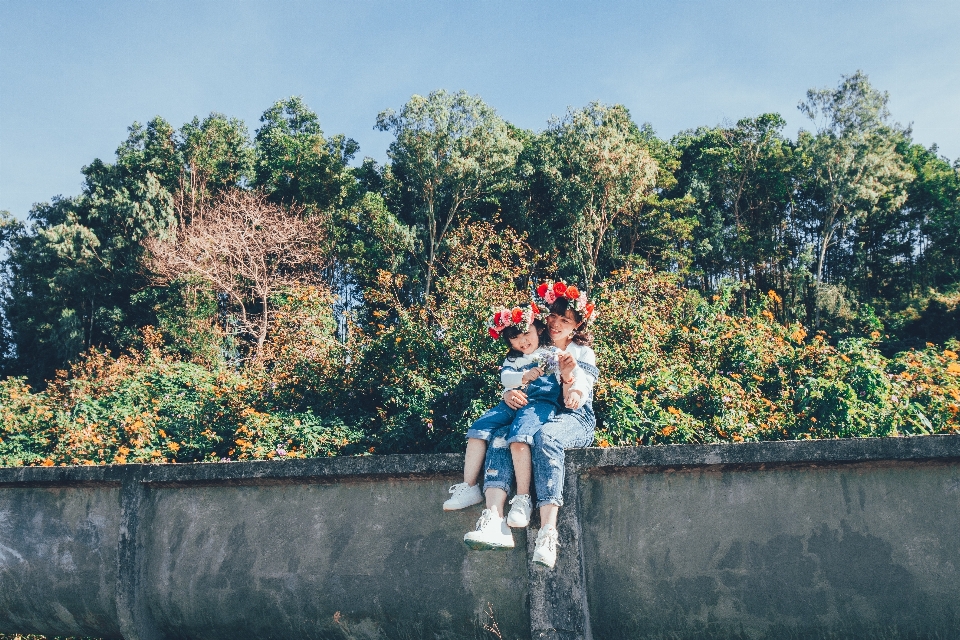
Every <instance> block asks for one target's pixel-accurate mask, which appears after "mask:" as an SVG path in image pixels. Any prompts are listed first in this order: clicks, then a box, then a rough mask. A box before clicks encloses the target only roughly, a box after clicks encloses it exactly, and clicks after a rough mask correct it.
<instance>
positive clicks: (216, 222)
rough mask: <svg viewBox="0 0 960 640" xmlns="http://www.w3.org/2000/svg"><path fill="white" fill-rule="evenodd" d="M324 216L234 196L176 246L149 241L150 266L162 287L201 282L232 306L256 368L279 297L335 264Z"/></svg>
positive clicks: (183, 230) (253, 196)
mask: <svg viewBox="0 0 960 640" xmlns="http://www.w3.org/2000/svg"><path fill="white" fill-rule="evenodd" d="M322 215H323V214H321V213H316V214H314V215H313V216H312V217H310V218H307V217H305V216H304V215H303V210H302V209H301V208H299V207H291V208H287V207H283V206H281V205H278V204H275V203H272V202H270V201H268V199H267V198H266V196H264V195H263V194H261V193H253V192H246V191H240V190H234V191H229V192H226V193H224V195H223V197H222V199H221V200H219V201H218V202H217V203H216V204H215V205H213V206H212V207H211V208H210V209H209V210H206V211H203V212H202V215H198V216H195V217H194V219H193V221H191V222H190V223H189V224H187V225H185V226H182V227H180V228H178V229H177V231H176V233H175V234H173V235H172V237H171V238H170V239H167V240H163V239H160V238H150V239H148V240H147V241H146V243H145V244H146V246H147V248H148V250H149V252H150V260H149V266H150V268H151V269H152V271H153V272H154V273H155V274H156V277H157V280H158V283H160V284H169V283H171V282H174V281H177V280H181V279H185V278H189V277H197V278H199V279H201V280H202V281H205V282H206V283H208V284H209V285H210V286H211V287H213V288H214V290H215V291H216V292H217V293H218V294H220V295H222V296H224V297H226V298H227V299H229V300H230V302H231V303H232V308H233V309H234V310H235V311H236V315H235V317H234V318H232V319H231V325H232V326H233V331H234V332H235V333H236V334H237V335H240V336H241V338H243V339H245V340H246V341H247V342H248V343H250V344H252V345H254V346H253V356H252V360H254V361H257V360H259V359H260V357H261V355H262V354H263V349H264V343H265V342H266V340H267V337H268V335H269V334H270V329H271V326H272V325H273V323H274V322H275V315H276V314H275V313H274V309H272V307H271V305H272V303H273V302H274V299H275V297H276V296H277V295H278V294H280V293H282V292H283V291H284V290H289V289H292V288H295V287H302V286H309V285H316V284H317V283H318V282H319V281H320V273H321V272H322V269H323V266H324V263H325V262H327V261H328V260H329V256H327V255H325V254H324V252H323V251H322V246H323V243H320V242H317V234H318V229H323V228H324V227H325V226H326V222H327V221H326V220H325V219H321V218H320V217H319V216H322ZM321 233H322V231H321Z"/></svg>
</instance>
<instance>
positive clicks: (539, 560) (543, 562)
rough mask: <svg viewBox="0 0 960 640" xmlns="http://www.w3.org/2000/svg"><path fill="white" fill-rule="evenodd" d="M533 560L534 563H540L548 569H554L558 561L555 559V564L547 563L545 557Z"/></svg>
mask: <svg viewBox="0 0 960 640" xmlns="http://www.w3.org/2000/svg"><path fill="white" fill-rule="evenodd" d="M533 562H534V564H538V565H540V566H541V567H546V568H547V569H553V567H554V565H555V564H556V561H554V563H553V564H547V563H546V561H545V560H544V559H543V558H534V559H533Z"/></svg>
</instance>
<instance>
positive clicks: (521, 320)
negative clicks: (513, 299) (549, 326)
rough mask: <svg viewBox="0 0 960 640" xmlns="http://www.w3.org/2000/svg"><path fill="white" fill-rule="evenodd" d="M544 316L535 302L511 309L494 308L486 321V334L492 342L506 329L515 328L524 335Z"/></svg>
mask: <svg viewBox="0 0 960 640" xmlns="http://www.w3.org/2000/svg"><path fill="white" fill-rule="evenodd" d="M545 315H546V314H545V313H544V312H543V311H542V310H541V309H540V308H539V307H538V306H537V304H536V303H535V302H531V303H530V304H529V305H527V306H525V307H514V308H513V309H507V308H503V307H501V308H500V309H496V308H494V309H493V315H492V316H490V317H489V318H488V319H487V333H489V334H490V337H491V338H493V339H494V340H497V339H499V338H500V334H501V333H503V330H504V329H506V328H507V327H516V328H517V330H519V331H520V333H526V332H527V331H529V330H530V327H531V325H533V321H534V320H542V319H543V317H544V316H545Z"/></svg>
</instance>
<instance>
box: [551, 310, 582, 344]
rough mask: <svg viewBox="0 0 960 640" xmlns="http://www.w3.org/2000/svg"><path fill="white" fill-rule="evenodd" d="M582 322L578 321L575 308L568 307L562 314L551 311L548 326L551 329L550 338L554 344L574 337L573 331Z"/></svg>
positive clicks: (564, 342)
mask: <svg viewBox="0 0 960 640" xmlns="http://www.w3.org/2000/svg"><path fill="white" fill-rule="evenodd" d="M579 326H580V323H579V322H577V316H576V315H574V313H573V309H567V310H566V311H565V312H564V314H563V315H562V316H561V315H559V314H556V313H551V314H550V315H549V316H547V328H549V329H550V338H551V339H552V340H553V343H554V344H563V345H565V344H566V343H568V342H570V340H572V339H573V332H574V331H576V330H577V328H578V327H579Z"/></svg>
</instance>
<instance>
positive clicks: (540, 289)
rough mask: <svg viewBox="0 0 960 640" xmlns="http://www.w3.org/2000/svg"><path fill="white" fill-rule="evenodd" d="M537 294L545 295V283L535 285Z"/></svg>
mask: <svg viewBox="0 0 960 640" xmlns="http://www.w3.org/2000/svg"><path fill="white" fill-rule="evenodd" d="M537 295H538V296H540V297H541V298H542V297H544V296H545V295H547V283H546V282H544V283H543V284H541V285H540V286H539V287H537Z"/></svg>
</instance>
